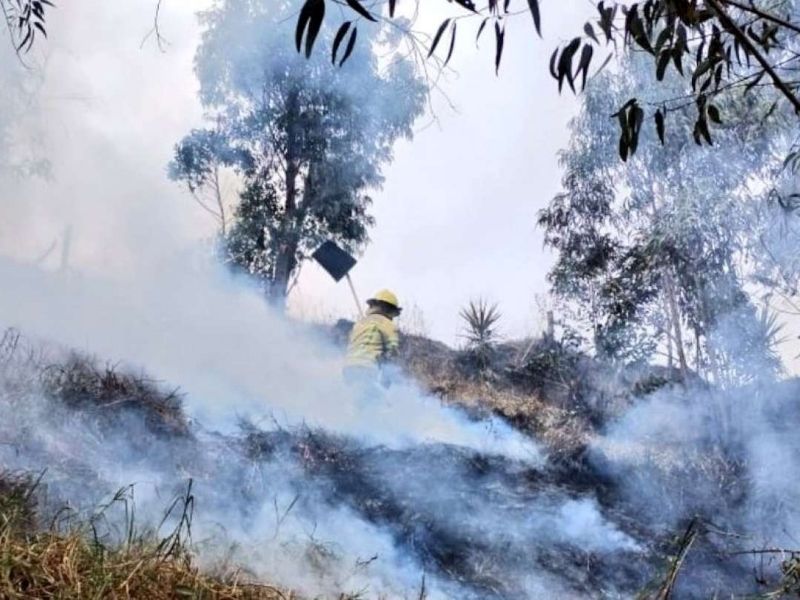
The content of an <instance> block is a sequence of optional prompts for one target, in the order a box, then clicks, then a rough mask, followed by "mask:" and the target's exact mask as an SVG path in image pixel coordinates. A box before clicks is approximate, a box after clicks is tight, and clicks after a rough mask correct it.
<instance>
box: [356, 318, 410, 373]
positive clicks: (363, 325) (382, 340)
mask: <svg viewBox="0 0 800 600" xmlns="http://www.w3.org/2000/svg"><path fill="white" fill-rule="evenodd" d="M399 347H400V336H399V335H398V334H397V327H395V324H394V323H393V322H392V320H391V319H390V318H388V317H386V316H384V315H382V314H380V313H370V314H368V315H367V316H366V317H364V318H363V319H361V320H360V321H358V322H357V323H356V324H355V325H353V330H352V331H351V332H350V343H349V344H348V347H347V365H348V366H353V367H359V366H360V367H377V366H378V365H379V364H380V363H381V362H383V361H385V360H387V359H389V358H391V357H392V356H393V355H394V354H396V353H397V349H398V348H399Z"/></svg>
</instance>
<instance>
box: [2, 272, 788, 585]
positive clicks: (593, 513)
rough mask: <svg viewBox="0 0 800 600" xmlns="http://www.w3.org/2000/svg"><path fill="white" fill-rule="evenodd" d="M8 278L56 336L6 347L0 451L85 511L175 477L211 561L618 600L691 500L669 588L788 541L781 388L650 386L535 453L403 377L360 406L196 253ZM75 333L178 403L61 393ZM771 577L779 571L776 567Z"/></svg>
mask: <svg viewBox="0 0 800 600" xmlns="http://www.w3.org/2000/svg"><path fill="white" fill-rule="evenodd" d="M166 272H168V270H167V269H164V268H162V270H161V273H162V274H163V273H166ZM2 274H3V279H4V281H6V282H8V284H9V292H8V293H7V294H4V295H3V298H2V300H0V307H1V308H2V311H3V314H4V315H7V316H8V317H7V318H9V321H8V323H14V324H16V325H17V326H19V327H22V328H23V329H24V330H25V331H30V332H32V334H35V335H37V336H41V337H42V338H44V337H46V338H47V339H49V340H58V342H59V343H60V344H62V345H63V346H62V347H61V348H62V349H55V350H50V351H49V352H45V353H44V355H41V356H39V355H31V353H30V352H28V353H26V352H23V351H20V350H19V349H17V350H16V351H15V352H14V353H13V354H12V355H10V356H7V357H6V359H5V363H4V369H3V379H2V381H3V396H2V397H3V402H4V404H5V405H6V406H5V408H4V413H5V414H7V415H9V418H8V419H5V420H4V423H3V431H2V434H1V435H2V439H3V441H4V444H3V445H2V446H0V453H2V460H3V465H4V467H5V468H10V469H20V470H26V471H34V472H36V471H41V470H44V469H47V471H46V474H45V478H44V482H45V484H46V489H47V494H48V497H49V498H50V503H51V506H57V505H58V503H63V502H68V503H70V504H71V505H73V506H74V507H75V508H76V509H80V510H84V511H90V510H91V509H92V507H95V506H97V505H99V504H101V503H102V501H103V500H104V498H107V497H108V496H110V495H112V494H113V493H114V492H115V491H116V490H118V489H119V488H122V487H124V486H126V485H129V484H135V486H134V495H135V503H136V506H137V515H138V518H139V519H141V520H142V522H143V523H147V524H149V525H151V526H155V525H156V524H157V523H158V522H159V520H160V517H161V515H162V513H163V511H164V507H165V506H166V505H168V504H169V501H170V499H171V498H172V497H173V496H174V495H175V494H179V493H180V492H181V490H182V488H183V487H185V486H186V484H187V481H188V479H190V478H191V479H192V480H193V481H194V488H193V493H194V495H195V497H196V499H197V508H196V511H195V517H194V526H193V531H194V539H195V541H196V543H197V552H198V554H199V557H200V559H201V561H202V562H203V563H204V564H206V565H208V566H214V565H217V566H219V565H220V564H221V563H227V564H236V565H239V566H241V567H243V568H245V569H246V570H247V571H248V572H249V573H251V574H252V575H253V576H254V577H259V578H269V580H271V581H276V580H277V581H279V582H280V583H283V584H285V585H288V586H290V587H294V588H296V589H299V590H302V591H305V592H306V593H309V594H333V593H335V592H336V591H341V590H348V591H357V590H367V594H368V595H369V597H373V596H374V597H380V594H385V595H388V596H389V597H402V595H403V594H408V595H409V597H413V594H415V593H418V592H419V586H420V581H421V578H422V576H423V574H425V575H426V586H427V589H428V593H429V594H430V597H448V598H451V597H458V598H473V597H474V598H523V597H524V598H542V597H552V596H553V595H557V596H559V597H587V596H588V597H631V596H633V595H635V594H636V593H637V592H638V591H639V590H641V589H643V588H644V587H645V586H646V585H647V584H648V583H651V582H653V581H656V582H657V581H658V580H659V577H661V574H662V570H663V565H664V563H665V561H667V559H666V558H665V557H666V556H668V555H669V552H670V551H673V550H674V549H672V548H671V547H670V543H671V542H670V540H671V538H672V537H673V536H674V535H675V533H676V532H677V531H680V530H681V529H682V528H683V527H684V526H685V523H686V522H687V521H689V520H690V519H692V518H693V517H697V518H699V519H700V520H701V521H702V522H703V523H704V524H705V525H704V526H705V527H706V530H705V533H704V538H703V543H702V544H700V543H698V544H697V549H696V550H695V554H693V555H691V558H690V559H689V560H687V562H686V565H685V566H684V567H683V570H682V574H681V578H680V579H679V582H678V583H679V587H678V588H677V589H678V590H679V591H680V596H679V597H689V598H692V597H698V598H700V597H707V596H708V594H709V593H713V592H722V591H724V592H730V593H746V592H752V591H754V590H756V591H757V590H758V589H759V586H758V585H757V584H756V583H754V579H753V578H752V575H751V568H752V564H751V563H752V559H751V558H748V557H747V556H740V555H736V554H735V553H736V552H738V551H742V550H747V549H749V548H763V547H765V546H766V545H770V546H773V545H780V544H783V545H785V546H787V547H789V546H791V545H792V544H793V539H794V538H793V535H794V534H793V532H794V531H796V525H797V512H796V510H794V509H793V507H792V505H791V501H790V498H791V497H792V495H793V494H794V491H795V490H796V483H795V482H796V481H797V480H796V478H795V477H793V476H792V473H796V470H797V467H798V462H797V461H798V458H797V457H798V454H797V453H796V452H794V451H793V449H794V448H795V446H796V445H793V443H794V442H792V440H791V436H790V432H791V431H792V429H793V425H792V424H795V425H796V423H797V419H798V411H797V409H796V408H795V404H796V402H795V397H796V391H797V390H796V386H794V385H792V384H776V383H761V384H758V385H755V384H754V385H753V386H751V387H750V388H744V389H741V390H736V391H735V392H729V393H725V394H723V393H721V392H718V393H716V392H710V391H702V390H683V389H682V388H676V389H672V390H665V391H661V392H659V393H657V394H656V395H654V396H653V397H651V398H649V399H645V400H643V401H641V402H639V403H637V404H636V405H634V406H632V407H631V408H630V409H629V410H628V411H626V412H625V413H624V414H623V415H622V416H621V417H620V418H618V419H616V420H614V421H612V422H610V423H609V424H608V425H607V426H606V430H605V432H599V433H598V434H596V435H595V436H594V437H593V439H592V441H591V443H590V447H589V448H588V452H587V453H586V454H584V455H581V456H573V457H570V459H568V460H567V461H566V462H564V461H563V460H561V459H560V460H559V461H558V462H553V461H551V460H549V459H548V458H547V451H546V450H544V449H542V448H540V447H538V446H537V445H536V444H535V442H533V441H531V440H527V439H525V438H523V437H522V436H521V434H519V433H517V432H515V431H513V430H512V429H511V428H510V427H509V426H507V425H504V424H502V423H501V422H499V421H497V422H494V423H491V422H480V421H473V420H470V419H469V418H467V417H466V416H465V415H463V414H460V413H458V412H457V411H454V410H453V409H447V408H443V407H442V406H440V405H439V403H438V402H437V401H436V400H435V399H432V398H426V397H425V395H424V394H421V393H420V392H419V391H418V390H416V389H415V388H414V387H413V386H412V385H410V384H404V385H399V386H397V387H396V388H393V389H392V390H390V392H389V393H388V394H387V396H386V398H385V399H383V401H382V402H379V403H376V404H377V405H376V406H370V405H369V404H365V403H364V402H363V401H362V400H360V399H359V398H357V397H354V396H353V394H352V393H351V391H350V390H348V389H347V388H346V387H345V386H344V385H343V384H342V383H341V380H340V376H339V371H338V368H339V366H340V361H339V359H338V358H337V354H336V350H335V349H334V348H332V347H330V346H329V345H327V344H326V343H325V342H324V341H323V340H322V339H321V338H320V337H319V336H317V335H315V334H314V333H313V332H310V331H309V330H307V329H305V328H304V327H302V326H299V325H296V324H291V323H288V322H285V321H284V320H283V319H281V318H279V317H277V316H276V315H274V314H273V313H271V311H270V310H269V309H268V308H267V307H266V306H265V304H264V303H263V301H262V299H261V297H260V295H259V294H258V292H257V291H256V290H253V289H251V288H249V287H248V285H247V284H243V283H242V282H240V281H236V280H235V279H232V278H231V277H230V276H229V275H227V274H224V273H220V272H217V271H216V270H215V269H213V268H210V269H208V270H206V269H204V268H198V269H197V270H195V271H188V270H186V269H184V270H183V271H182V274H181V275H170V276H169V277H167V278H165V279H161V278H159V277H153V278H152V279H151V282H153V283H157V285H148V284H146V283H145V282H143V281H142V280H138V281H137V285H136V286H135V287H126V286H124V285H122V284H120V283H119V282H117V283H115V284H113V285H112V284H109V283H108V282H106V283H102V282H98V281H93V280H90V279H87V278H80V277H79V276H78V275H77V274H73V275H72V276H70V277H66V278H65V277H64V276H63V274H47V273H43V272H41V270H39V269H37V268H31V267H26V266H24V265H20V264H18V263H17V264H14V263H9V262H5V263H4V264H3V266H2ZM170 286H176V287H177V288H178V289H177V290H176V289H174V288H171V287H170ZM188 297H191V298H195V299H196V300H195V301H194V302H193V303H192V305H191V308H189V309H188V310H184V308H183V307H184V299H185V298H188ZM171 298H173V299H175V303H174V304H172V303H171V302H170V299H171ZM45 307H46V309H45ZM120 314H125V315H128V316H129V319H130V320H129V319H128V318H126V319H122V318H119V315H120ZM211 314H213V315H219V317H218V318H217V319H209V318H208V315H211ZM89 340H91V341H89ZM215 344H216V345H215ZM209 345H210V347H209ZM76 346H77V347H79V348H81V349H83V350H92V351H94V352H96V353H97V354H98V356H102V357H111V360H122V361H125V364H126V365H127V367H126V368H128V369H133V372H134V373H135V372H137V371H138V372H146V373H148V374H149V376H151V377H156V378H157V380H160V381H164V382H166V381H169V382H183V381H186V382H188V383H187V384H186V385H185V386H184V387H183V402H184V405H185V408H186V410H187V413H188V415H189V417H190V420H189V421H187V422H186V423H185V424H184V425H180V426H177V425H176V426H175V427H174V428H172V429H170V428H167V429H166V430H164V429H163V427H162V428H159V427H155V428H154V425H153V423H152V422H148V420H147V419H146V418H144V417H143V415H142V414H141V413H137V411H136V410H134V409H133V408H132V407H135V406H137V401H139V400H140V398H139V399H137V398H127V399H126V400H125V401H123V402H121V403H120V402H116V401H111V402H109V404H108V405H107V406H104V407H102V408H100V409H93V408H92V406H91V402H89V404H88V408H87V406H81V404H80V403H76V402H72V403H65V401H64V397H63V394H61V393H56V392H54V391H53V389H54V388H53V387H52V385H50V382H52V372H53V368H56V369H57V368H58V365H63V364H64V363H65V358H64V355H63V353H64V352H66V350H64V349H63V348H67V347H76ZM32 347H34V348H35V347H37V344H33V346H32ZM40 347H41V346H40ZM66 362H68V361H66ZM43 373H49V374H50V375H49V376H47V375H43ZM164 385H166V384H164ZM57 389H60V388H57ZM164 390H165V391H167V392H168V391H169V390H170V388H166V387H165V388H164ZM84 394H85V395H86V396H88V397H91V391H90V390H85V391H84ZM132 394H133V395H138V396H140V397H141V396H143V392H141V391H139V392H133V393H132ZM78 396H80V394H78ZM139 404H140V405H144V404H143V402H139ZM719 411H722V413H723V414H722V416H720V415H719V414H718V412H719ZM112 415H113V418H112V417H111V416H112ZM306 416H307V417H306ZM379 417H380V418H381V419H382V420H378V418H379ZM162 421H163V422H164V423H169V422H171V421H170V420H169V419H162ZM304 421H305V423H304ZM111 529H112V530H113V527H111ZM719 532H728V533H729V534H730V536H728V537H726V536H724V535H722V534H721V533H719ZM765 574H766V576H767V577H768V578H770V580H771V581H775V580H776V578H777V577H778V576H779V573H778V565H777V564H772V565H767V566H766V567H765Z"/></svg>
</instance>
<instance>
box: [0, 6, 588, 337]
mask: <svg viewBox="0 0 800 600" xmlns="http://www.w3.org/2000/svg"><path fill="white" fill-rule="evenodd" d="M153 4H154V3H153ZM204 5H207V2H201V1H194V2H189V1H187V0H181V1H179V0H165V1H164V3H163V5H162V12H161V30H162V33H163V35H164V36H165V38H166V39H167V40H168V42H169V45H168V46H166V48H165V50H166V51H165V52H163V53H162V52H160V51H159V50H158V48H157V46H156V44H155V42H154V40H153V39H152V38H151V39H150V40H149V41H148V42H147V43H146V44H145V45H144V47H140V45H141V41H142V38H143V37H144V36H145V35H146V34H147V32H148V31H149V30H150V28H151V26H152V20H153V9H154V7H153V6H150V3H148V2H143V1H142V0H117V1H115V2H113V3H110V2H105V1H102V0H85V1H84V2H80V3H71V4H69V5H64V6H61V7H59V9H58V10H55V11H52V15H51V17H50V24H49V29H50V39H49V41H47V42H45V41H44V40H41V41H40V44H39V45H38V46H37V47H36V49H35V50H36V52H35V57H36V61H35V62H36V64H37V65H44V66H43V67H39V72H43V73H44V86H43V89H42V93H41V97H42V99H43V100H42V105H43V106H42V108H43V112H44V118H43V119H41V120H40V125H41V127H42V130H43V131H44V132H45V134H44V138H45V142H44V150H45V154H46V155H47V156H49V157H51V158H52V160H53V162H54V180H53V181H52V182H50V183H48V184H46V185H44V184H25V185H23V186H22V187H23V188H24V189H23V190H22V191H21V192H20V193H19V194H15V196H16V199H15V200H14V202H13V205H12V206H10V207H7V212H10V213H11V214H8V215H5V216H6V218H5V219H4V223H3V224H2V225H0V233H3V234H4V235H2V236H0V237H2V238H3V240H2V241H0V247H1V248H2V249H3V250H4V252H6V253H9V254H12V255H16V256H20V257H22V258H28V259H30V258H31V257H34V256H38V255H39V254H41V252H42V249H46V248H47V247H48V246H49V245H50V244H51V243H52V241H53V240H54V239H56V238H58V237H59V236H62V237H63V231H64V228H65V227H67V226H70V227H71V228H72V245H71V254H70V262H71V264H73V265H74V266H80V267H82V268H89V269H92V268H94V269H99V270H104V269H108V268H109V267H113V268H136V265H140V266H141V268H148V267H147V265H150V264H152V263H153V261H156V262H157V261H158V260H159V257H158V255H157V252H158V248H157V247H154V246H153V244H151V243H148V237H149V236H152V235H153V232H154V230H153V228H152V226H153V224H154V222H155V221H157V222H159V227H160V226H167V225H169V228H170V235H174V236H175V237H176V239H179V240H180V239H185V240H186V241H187V244H188V243H191V240H192V239H201V238H203V237H204V236H207V235H208V234H209V232H210V231H211V230H212V228H213V223H212V222H211V221H210V220H209V219H208V218H207V216H206V215H205V214H204V213H203V212H202V210H200V209H199V208H197V207H196V205H194V204H193V201H192V200H191V198H190V197H189V196H188V195H187V194H186V193H185V192H184V191H183V190H182V189H181V188H180V187H179V186H177V185H176V184H174V183H172V182H170V181H168V180H167V178H166V174H165V166H166V164H167V162H168V161H169V159H170V156H171V152H172V147H173V145H174V144H175V142H176V141H177V140H179V139H180V138H181V137H182V136H183V135H185V134H186V133H187V132H188V131H189V130H190V129H191V128H192V127H198V126H200V125H201V124H202V120H201V114H202V111H201V107H200V106H199V103H198V101H197V98H196V90H197V82H196V80H195V77H194V74H193V71H192V57H193V54H194V50H195V48H196V45H197V43H198V39H199V32H200V27H199V24H198V23H197V20H196V18H195V16H194V13H195V11H196V10H198V9H199V8H201V7H202V6H204ZM430 6H431V9H434V8H435V9H436V10H431V11H430V12H424V14H425V15H426V16H428V17H430V19H429V20H430V23H431V24H430V26H428V25H426V24H424V23H423V24H422V26H423V27H424V28H426V29H428V30H435V28H436V26H437V25H438V23H439V22H440V20H441V14H442V13H441V12H440V11H441V10H443V11H447V10H450V9H451V8H452V5H450V4H448V3H444V2H443V3H442V5H441V9H439V8H438V6H437V7H434V6H433V4H431V5H430ZM578 6H579V7H581V8H587V7H588V5H585V6H584V5H582V4H578ZM585 14H586V11H585V10H577V9H576V7H575V3H552V4H549V5H548V6H547V7H546V10H545V14H544V27H543V28H544V33H545V39H544V41H542V40H540V39H538V38H537V37H536V36H535V34H534V31H533V26H532V23H531V22H530V19H528V18H527V17H526V18H522V17H519V18H516V19H514V20H512V21H510V22H509V24H508V34H507V36H506V49H505V53H504V59H503V63H502V66H501V71H500V76H499V77H497V76H495V73H494V68H493V60H494V52H493V39H492V37H491V35H486V36H485V38H484V39H483V40H482V46H483V47H482V48H481V50H476V49H475V46H474V44H473V43H472V40H471V39H470V38H471V37H472V35H471V34H470V35H466V34H464V36H463V37H462V39H461V43H460V44H459V45H458V47H457V49H456V53H455V56H454V58H453V60H452V63H451V65H452V67H453V69H454V70H455V72H456V73H455V74H454V75H452V76H449V77H448V78H447V80H446V81H443V82H442V88H443V92H444V93H445V94H446V95H447V97H448V98H449V100H450V101H451V102H452V104H453V105H454V106H453V107H451V106H450V105H449V104H448V102H447V101H446V99H445V98H444V97H443V96H442V95H441V94H437V93H435V94H434V96H433V100H434V110H435V116H436V122H435V123H433V124H431V119H430V116H427V117H425V118H423V119H421V120H420V122H419V123H418V127H417V129H418V132H417V134H416V136H415V139H414V140H413V141H412V142H406V141H401V142H399V143H398V144H397V147H396V160H395V161H394V163H393V164H391V165H389V166H387V167H386V169H385V176H386V184H385V187H384V188H383V190H380V191H377V192H375V193H374V194H373V196H374V199H375V203H374V207H373V214H374V216H375V218H376V222H377V223H376V226H375V228H374V229H373V230H372V233H371V237H372V244H371V245H370V246H369V247H368V248H367V250H366V253H365V255H364V257H363V259H362V260H361V261H360V262H359V264H358V265H357V266H356V267H355V269H354V271H353V278H354V281H355V283H356V287H357V289H358V293H359V295H360V296H361V298H362V300H363V299H366V297H367V296H369V295H370V294H372V293H373V292H374V291H376V290H377V289H379V288H383V287H389V288H391V289H393V290H394V291H396V293H397V294H398V295H399V296H400V298H401V300H402V301H403V303H404V304H405V305H406V306H408V307H416V308H415V310H411V311H409V313H417V314H419V313H421V314H422V315H423V317H424V321H425V324H426V327H427V331H428V333H429V334H430V335H432V336H434V337H436V338H439V339H442V340H444V341H447V342H450V343H457V342H458V337H457V334H458V332H459V329H460V322H459V318H458V314H457V313H458V310H459V307H461V306H463V305H464V304H465V303H466V302H467V301H468V300H469V299H470V298H474V297H479V296H480V297H485V298H487V299H488V300H491V301H496V302H498V303H499V305H500V308H501V309H502V311H503V314H504V319H503V323H502V331H503V333H504V334H505V335H506V336H508V337H522V336H524V335H526V334H528V333H530V332H531V331H532V330H533V329H534V328H535V327H536V326H537V324H538V323H539V322H540V321H539V316H538V309H537V303H536V297H537V295H542V296H543V295H544V294H545V293H546V287H547V286H546V281H545V275H546V272H547V270H548V267H549V265H550V262H551V259H550V257H549V256H548V254H547V253H546V252H545V251H544V249H543V247H542V236H541V233H540V232H539V231H538V230H537V228H536V227H535V219H536V212H537V211H538V210H539V209H540V208H542V207H543V206H545V204H546V203H547V202H548V200H549V199H550V198H551V197H552V196H553V195H554V194H555V193H556V192H557V191H558V188H559V179H560V170H559V167H558V164H557V159H556V152H557V151H558V150H559V149H560V148H561V147H563V146H564V145H565V144H566V141H567V122H568V120H569V118H570V116H571V115H572V114H573V112H574V111H575V110H576V107H577V101H576V100H575V98H574V97H572V96H571V95H570V94H565V95H564V96H559V95H558V93H557V90H556V86H555V85H554V82H553V80H552V79H551V78H550V76H549V73H548V69H547V61H548V60H549V56H550V52H551V51H552V49H553V48H554V46H555V44H556V43H557V42H558V41H559V40H560V39H561V37H567V36H570V35H571V34H573V33H574V32H575V31H579V30H580V27H581V24H582V22H583V21H582V20H581V15H585ZM475 26H476V27H477V24H476V25H475ZM489 34H491V32H489ZM559 36H561V37H559ZM287 43H292V40H287ZM323 51H325V50H323ZM0 56H1V57H2V58H0V60H3V61H12V60H14V59H13V57H12V54H11V53H10V52H4V53H3V54H2V55H0ZM7 66H8V65H7ZM23 198H27V199H26V200H23ZM110 256H113V257H114V260H113V261H110V260H109V257H110ZM48 260H51V261H52V260H56V259H55V258H53V257H51V258H50V259H48ZM291 303H292V307H293V311H294V312H295V313H296V314H300V315H302V316H305V317H307V318H332V319H335V318H338V317H340V316H346V317H350V316H352V315H353V314H354V312H355V310H354V309H355V307H354V303H353V300H352V297H351V296H350V292H349V290H348V288H347V287H346V285H345V284H344V283H340V284H334V283H333V282H332V281H330V280H329V279H328V277H327V275H326V274H324V273H323V272H322V271H321V270H320V269H319V268H318V267H316V265H311V264H307V265H306V267H305V268H304V272H303V275H302V277H301V279H300V282H299V285H298V286H297V288H296V289H295V292H294V294H293V297H292V299H291ZM414 320H415V321H416V320H418V319H416V318H414Z"/></svg>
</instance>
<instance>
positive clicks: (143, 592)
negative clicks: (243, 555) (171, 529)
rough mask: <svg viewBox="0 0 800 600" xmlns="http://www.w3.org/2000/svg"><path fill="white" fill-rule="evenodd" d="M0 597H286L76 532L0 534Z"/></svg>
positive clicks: (150, 549)
mask: <svg viewBox="0 0 800 600" xmlns="http://www.w3.org/2000/svg"><path fill="white" fill-rule="evenodd" d="M0 597H2V598H9V599H11V598H20V599H22V598H59V599H71V598H75V599H76V600H77V599H88V598H114V599H128V598H131V599H133V598H135V599H142V600H144V599H147V600H161V599H164V600H167V599H173V598H196V599H200V598H219V599H227V598H230V599H234V598H235V599H258V600H279V599H281V600H288V599H290V598H297V597H296V596H294V595H293V594H292V593H291V592H285V591H281V590H279V589H277V588H273V587H270V586H264V585H255V584H247V583H240V582H237V581H236V576H233V577H230V578H225V579H222V578H213V577H209V576H207V575H204V574H202V573H200V572H199V571H198V569H197V568H195V567H194V566H193V565H192V563H191V560H190V557H189V556H188V555H186V554H185V555H183V556H178V555H169V556H164V555H163V554H162V553H161V552H160V551H159V549H158V545H156V544H149V545H148V544H136V545H134V546H132V547H123V548H117V549H109V548H106V547H104V546H102V545H100V544H97V543H95V542H93V541H90V539H88V538H87V537H86V535H84V534H83V533H82V532H72V533H70V534H64V535H60V534H57V533H55V532H47V533H38V534H33V535H27V536H20V535H18V534H15V533H14V532H13V531H12V530H10V529H5V530H3V531H0Z"/></svg>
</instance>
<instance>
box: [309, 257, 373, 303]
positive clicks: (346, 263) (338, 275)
mask: <svg viewBox="0 0 800 600" xmlns="http://www.w3.org/2000/svg"><path fill="white" fill-rule="evenodd" d="M311 256H312V258H313V259H314V260H316V261H317V262H318V263H319V265H320V266H321V267H322V268H323V269H325V270H326V271H327V272H328V275H330V276H331V277H333V279H334V281H337V282H338V281H341V280H342V279H347V284H348V285H349V286H350V291H351V292H352V294H353V300H355V302H356V308H358V314H359V316H362V317H363V316H364V311H363V309H362V308H361V302H359V301H358V294H356V288H355V286H354V285H353V280H352V279H351V278H350V270H351V269H352V268H353V267H354V266H356V259H355V258H353V257H352V256H350V254H348V253H347V252H345V251H344V250H342V249H341V248H339V246H337V245H336V243H335V242H331V241H327V242H325V243H324V244H322V246H320V247H319V248H317V250H316V251H315V252H314V254H312V255H311Z"/></svg>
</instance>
